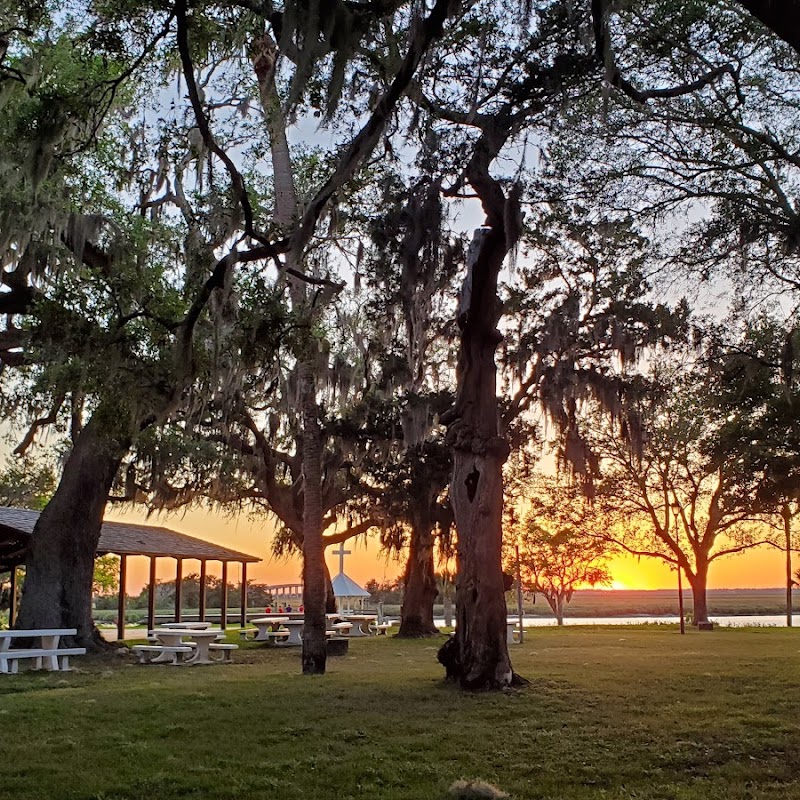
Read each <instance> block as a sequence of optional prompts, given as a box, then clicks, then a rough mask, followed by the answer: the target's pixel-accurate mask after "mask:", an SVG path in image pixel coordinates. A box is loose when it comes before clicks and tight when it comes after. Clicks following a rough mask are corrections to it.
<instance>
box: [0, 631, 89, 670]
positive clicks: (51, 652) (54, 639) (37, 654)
mask: <svg viewBox="0 0 800 800" xmlns="http://www.w3.org/2000/svg"><path fill="white" fill-rule="evenodd" d="M77 633H78V630H77V628H39V629H36V630H13V631H0V653H3V654H4V655H3V657H0V672H3V673H8V672H9V663H8V662H9V661H11V662H12V663H11V665H10V671H11V672H16V671H17V663H16V660H15V659H14V658H13V656H16V658H17V659H19V658H35V659H36V669H42V667H44V669H46V670H50V671H53V672H56V671H58V670H59V669H60V668H61V667H59V661H58V659H59V643H60V641H61V637H62V636H75V635H76V634H77ZM14 639H39V646H38V647H33V648H27V649H20V650H18V651H16V652H15V651H14V650H12V648H11V642H12V641H13V640H14ZM85 653H86V649H85V648H83V647H72V648H66V649H65V648H62V649H61V650H60V654H61V655H60V657H61V659H62V664H63V669H64V670H68V669H69V658H68V656H71V655H83V654H85Z"/></svg>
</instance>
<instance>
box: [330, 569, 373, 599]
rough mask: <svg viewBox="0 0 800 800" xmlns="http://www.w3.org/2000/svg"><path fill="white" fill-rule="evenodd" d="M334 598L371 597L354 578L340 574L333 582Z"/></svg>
mask: <svg viewBox="0 0 800 800" xmlns="http://www.w3.org/2000/svg"><path fill="white" fill-rule="evenodd" d="M331 584H332V585H333V595H334V597H371V596H372V595H370V593H369V592H368V591H367V590H366V589H362V588H361V587H360V586H359V585H358V584H357V583H356V582H355V581H354V580H353V579H352V578H350V577H348V576H347V575H345V574H344V572H340V573H339V574H338V575H337V576H336V577H335V578H333V580H332V581H331Z"/></svg>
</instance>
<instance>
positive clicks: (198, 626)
mask: <svg viewBox="0 0 800 800" xmlns="http://www.w3.org/2000/svg"><path fill="white" fill-rule="evenodd" d="M163 627H165V628H169V629H170V630H184V629H189V630H204V629H205V628H210V627H211V623H210V622H170V623H169V624H168V625H164V626H163Z"/></svg>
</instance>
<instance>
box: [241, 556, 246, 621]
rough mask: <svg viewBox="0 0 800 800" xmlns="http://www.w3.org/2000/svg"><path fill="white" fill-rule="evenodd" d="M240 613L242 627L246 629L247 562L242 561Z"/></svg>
mask: <svg viewBox="0 0 800 800" xmlns="http://www.w3.org/2000/svg"><path fill="white" fill-rule="evenodd" d="M241 595H242V603H241V611H242V617H241V619H242V627H243V628H245V627H247V562H246V561H242V586H241Z"/></svg>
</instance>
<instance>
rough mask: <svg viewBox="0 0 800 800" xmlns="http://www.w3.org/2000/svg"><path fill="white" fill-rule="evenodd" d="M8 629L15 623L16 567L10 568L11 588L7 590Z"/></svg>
mask: <svg viewBox="0 0 800 800" xmlns="http://www.w3.org/2000/svg"><path fill="white" fill-rule="evenodd" d="M9 592H10V594H9V598H8V600H9V606H8V627H9V628H13V627H14V623H15V622H16V621H17V567H16V565H15V566H13V567H11V588H10V590H9Z"/></svg>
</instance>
